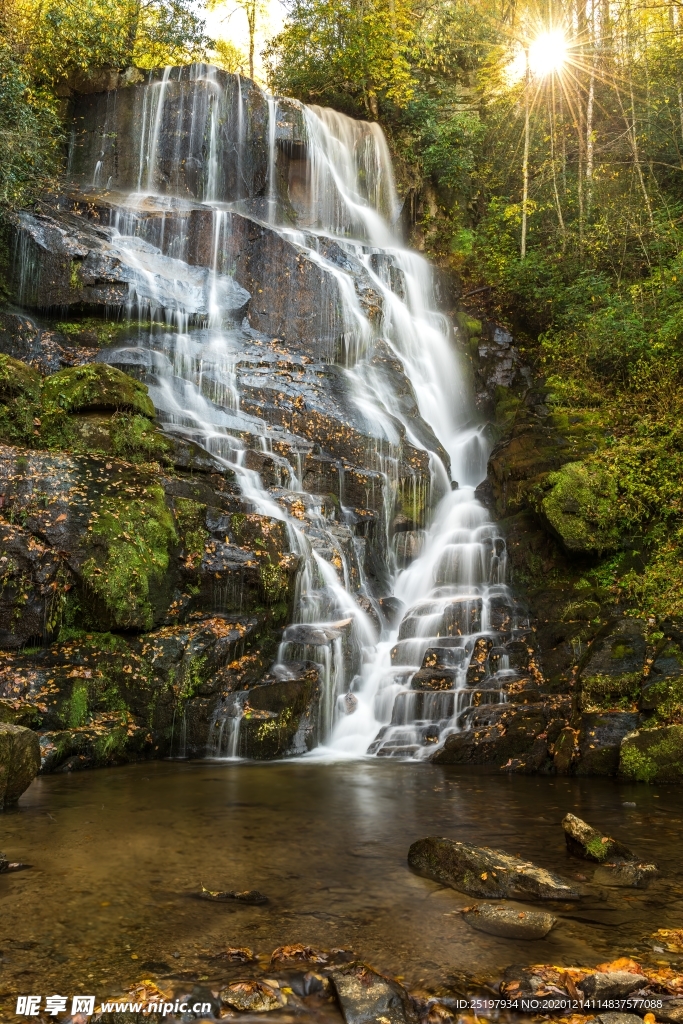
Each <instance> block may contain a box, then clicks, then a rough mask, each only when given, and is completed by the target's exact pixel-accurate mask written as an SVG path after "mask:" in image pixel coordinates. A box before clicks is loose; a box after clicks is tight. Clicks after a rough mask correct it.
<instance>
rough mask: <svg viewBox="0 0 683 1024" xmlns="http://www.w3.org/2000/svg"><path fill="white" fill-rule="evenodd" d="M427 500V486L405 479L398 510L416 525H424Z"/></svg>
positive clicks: (400, 492)
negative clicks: (408, 481)
mask: <svg viewBox="0 0 683 1024" xmlns="http://www.w3.org/2000/svg"><path fill="white" fill-rule="evenodd" d="M426 501H427V488H426V487H425V486H424V485H423V484H421V483H417V482H415V483H414V484H413V483H412V482H411V483H407V482H405V481H403V482H402V483H401V487H400V490H399V495H398V502H397V506H396V510H397V512H398V513H400V514H403V515H404V516H406V517H407V518H408V519H411V520H412V521H413V522H414V523H415V525H416V526H424V522H425V506H426Z"/></svg>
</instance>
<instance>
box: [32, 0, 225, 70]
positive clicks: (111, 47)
mask: <svg viewBox="0 0 683 1024" xmlns="http://www.w3.org/2000/svg"><path fill="white" fill-rule="evenodd" d="M16 7H17V9H18V11H20V13H21V23H20V30H22V35H23V37H24V41H25V43H26V42H28V43H29V46H30V49H29V53H28V60H27V63H28V66H29V67H30V70H31V73H32V75H33V76H34V77H35V79H36V80H37V81H39V82H41V83H45V84H47V85H54V84H56V83H59V82H60V81H64V80H65V79H66V80H71V81H74V83H75V84H77V81H78V75H79V74H81V75H82V74H90V73H92V72H94V71H97V70H98V69H100V68H127V67H131V66H135V67H140V68H158V67H161V66H163V65H164V64H167V63H168V64H186V63H188V62H189V61H190V60H192V59H198V58H201V57H202V56H203V55H204V53H205V50H206V45H207V43H208V40H207V39H206V36H205V35H204V24H203V20H202V19H201V17H200V16H199V15H198V13H197V11H196V9H195V8H194V7H193V5H192V4H191V3H189V2H188V0H148V2H142V0H116V2H115V3H113V4H107V3H104V2H102V0H82V2H81V3H78V4H75V3H72V2H69V0H47V2H45V3H41V4H34V3H33V2H31V0H23V2H19V3H17V4H16Z"/></svg>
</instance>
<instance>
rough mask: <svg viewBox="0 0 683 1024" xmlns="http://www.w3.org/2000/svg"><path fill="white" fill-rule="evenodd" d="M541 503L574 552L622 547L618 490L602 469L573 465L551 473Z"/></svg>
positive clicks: (565, 545)
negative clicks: (618, 517)
mask: <svg viewBox="0 0 683 1024" xmlns="http://www.w3.org/2000/svg"><path fill="white" fill-rule="evenodd" d="M546 486H548V487H550V491H549V493H547V494H546V495H545V497H544V498H543V499H542V501H541V503H540V510H541V512H542V514H543V516H544V517H545V519H546V521H547V522H548V524H549V525H550V527H551V528H552V530H553V531H554V533H556V534H557V536H558V537H559V538H560V540H561V541H562V544H563V545H564V547H565V548H566V549H567V550H568V551H571V552H576V553H586V554H588V553H591V552H598V553H600V552H603V551H608V550H610V549H614V548H616V547H618V546H619V544H620V541H621V537H620V531H619V528H618V521H617V506H618V503H617V486H616V483H615V481H614V479H613V478H612V477H611V476H610V475H609V474H608V473H606V472H604V471H603V470H601V469H600V468H598V467H595V466H590V465H587V464H585V463H583V462H569V463H567V464H566V465H565V466H563V467H562V469H561V470H559V471H558V472H556V473H549V474H548V477H547V480H546Z"/></svg>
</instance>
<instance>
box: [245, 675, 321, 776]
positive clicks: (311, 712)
mask: <svg viewBox="0 0 683 1024" xmlns="http://www.w3.org/2000/svg"><path fill="white" fill-rule="evenodd" d="M320 696H321V692H320V679H319V668H318V666H317V665H315V664H313V663H311V662H304V663H297V662H289V663H288V664H287V665H276V666H275V668H274V669H273V672H272V673H268V674H267V675H265V676H264V677H263V679H262V680H261V682H260V683H259V684H258V685H257V686H252V687H250V688H249V689H248V690H247V692H246V693H245V694H243V695H240V698H239V712H240V713H241V715H242V718H241V720H240V734H239V749H238V753H239V754H240V755H241V756H242V757H250V758H254V759H257V760H272V759H274V758H278V757H296V756H300V755H301V754H305V753H306V752H307V751H309V750H312V749H313V747H314V746H316V744H317V742H318V739H319V728H318V711H319V705H320Z"/></svg>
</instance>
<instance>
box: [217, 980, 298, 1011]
mask: <svg viewBox="0 0 683 1024" xmlns="http://www.w3.org/2000/svg"><path fill="white" fill-rule="evenodd" d="M219 998H220V1000H221V1002H222V1003H224V1004H225V1005H226V1006H231V1007H232V1009H233V1010H242V1011H248V1012H251V1013H267V1012H269V1011H270V1010H279V1009H280V1007H281V1006H284V1005H285V998H284V996H283V995H282V993H281V992H280V991H279V990H278V989H276V988H274V987H273V986H272V985H266V984H265V983H264V982H262V981H234V982H233V983H232V984H231V985H226V987H225V988H224V989H221V991H220V993H219Z"/></svg>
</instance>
